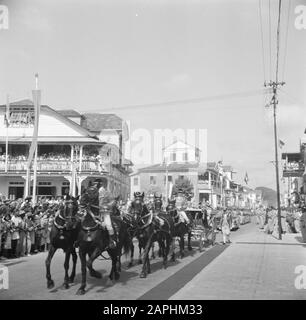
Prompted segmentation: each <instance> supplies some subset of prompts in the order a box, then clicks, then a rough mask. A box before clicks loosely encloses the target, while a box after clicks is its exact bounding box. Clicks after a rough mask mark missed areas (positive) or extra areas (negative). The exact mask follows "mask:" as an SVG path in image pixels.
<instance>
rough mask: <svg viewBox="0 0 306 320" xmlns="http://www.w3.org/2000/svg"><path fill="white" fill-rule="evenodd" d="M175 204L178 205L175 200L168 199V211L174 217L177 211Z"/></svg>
mask: <svg viewBox="0 0 306 320" xmlns="http://www.w3.org/2000/svg"><path fill="white" fill-rule="evenodd" d="M175 203H176V200H175V199H168V205H167V208H166V211H167V212H168V213H169V214H170V215H173V214H174V213H175V210H176V208H175Z"/></svg>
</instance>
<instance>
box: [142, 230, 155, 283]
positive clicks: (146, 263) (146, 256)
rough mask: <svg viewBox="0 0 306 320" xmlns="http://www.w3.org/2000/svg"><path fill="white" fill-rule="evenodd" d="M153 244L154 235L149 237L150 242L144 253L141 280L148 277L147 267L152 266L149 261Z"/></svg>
mask: <svg viewBox="0 0 306 320" xmlns="http://www.w3.org/2000/svg"><path fill="white" fill-rule="evenodd" d="M151 244H152V235H151V236H150V237H148V241H147V243H146V246H145V248H144V251H143V266H142V271H141V273H140V278H145V277H146V276H147V266H149V265H150V262H148V260H149V251H150V247H151Z"/></svg>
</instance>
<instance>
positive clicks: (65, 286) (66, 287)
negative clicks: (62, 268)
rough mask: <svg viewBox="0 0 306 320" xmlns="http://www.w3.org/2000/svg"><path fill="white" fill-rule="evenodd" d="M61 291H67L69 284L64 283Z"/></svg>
mask: <svg viewBox="0 0 306 320" xmlns="http://www.w3.org/2000/svg"><path fill="white" fill-rule="evenodd" d="M62 289H65V290H67V289H69V284H68V283H67V282H66V283H63V286H62Z"/></svg>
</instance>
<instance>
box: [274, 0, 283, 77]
mask: <svg viewBox="0 0 306 320" xmlns="http://www.w3.org/2000/svg"><path fill="white" fill-rule="evenodd" d="M281 8H282V0H279V5H278V21H277V34H276V35H277V39H276V67H275V70H276V72H275V81H276V83H277V82H278V66H279V45H280V18H281Z"/></svg>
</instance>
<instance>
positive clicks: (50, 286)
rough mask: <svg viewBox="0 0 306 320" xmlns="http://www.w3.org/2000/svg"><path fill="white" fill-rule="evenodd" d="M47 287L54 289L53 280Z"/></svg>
mask: <svg viewBox="0 0 306 320" xmlns="http://www.w3.org/2000/svg"><path fill="white" fill-rule="evenodd" d="M47 287H48V289H52V288H54V281H53V280H50V281H48V284H47Z"/></svg>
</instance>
